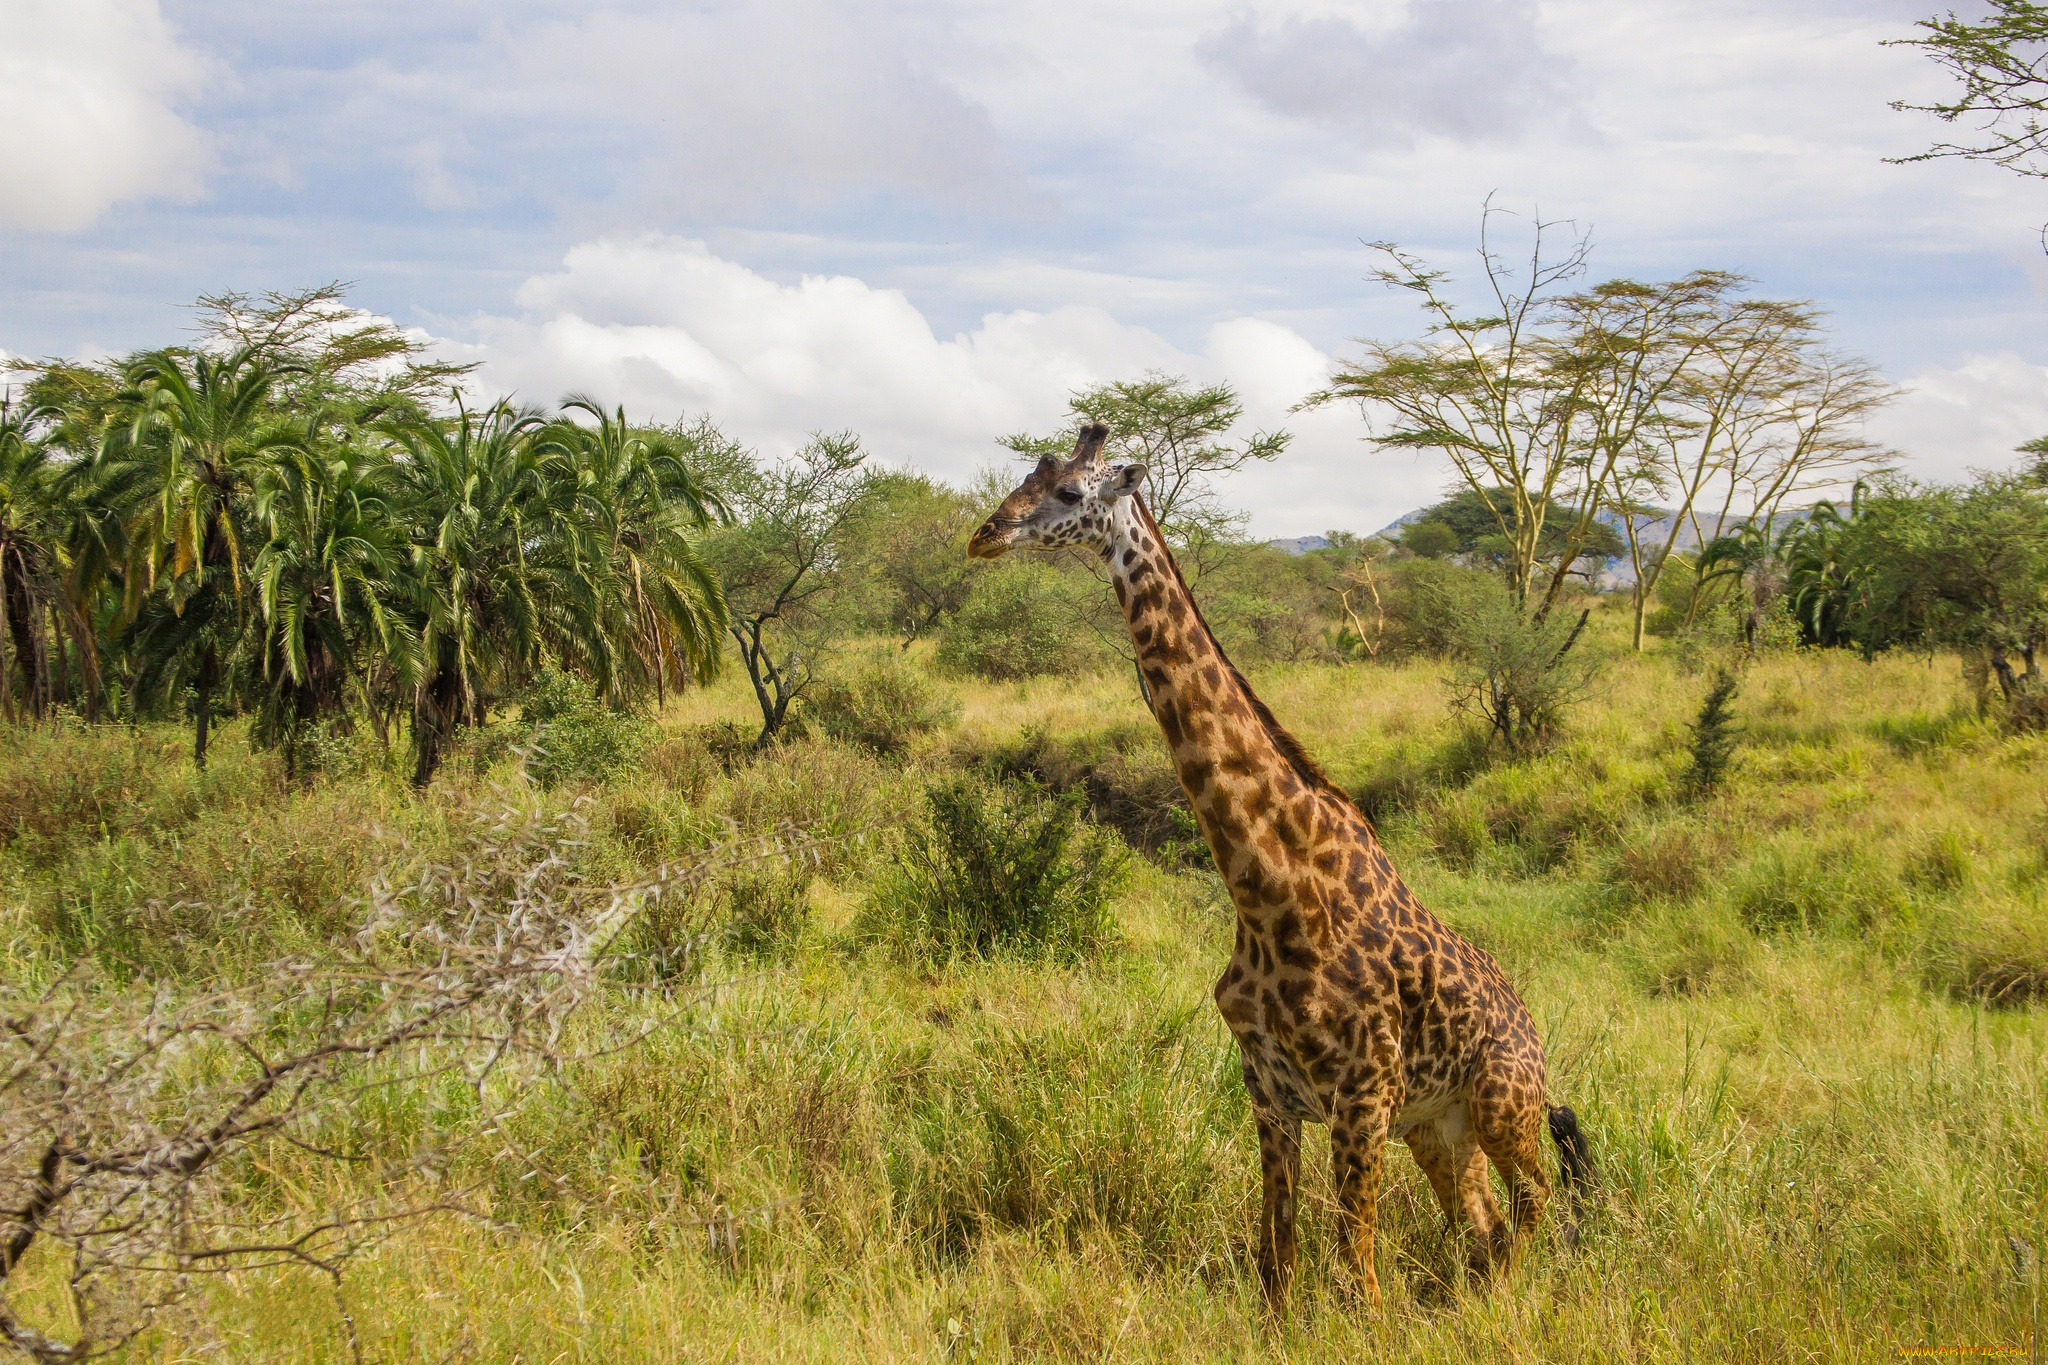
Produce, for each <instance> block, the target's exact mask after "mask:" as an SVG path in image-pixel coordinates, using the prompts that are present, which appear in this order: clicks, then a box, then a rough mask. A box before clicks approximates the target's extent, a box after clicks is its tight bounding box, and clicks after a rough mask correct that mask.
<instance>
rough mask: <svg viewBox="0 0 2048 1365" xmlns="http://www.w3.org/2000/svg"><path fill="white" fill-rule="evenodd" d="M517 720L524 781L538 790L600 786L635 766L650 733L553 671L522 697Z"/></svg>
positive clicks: (575, 680)
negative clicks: (572, 782)
mask: <svg viewBox="0 0 2048 1365" xmlns="http://www.w3.org/2000/svg"><path fill="white" fill-rule="evenodd" d="M519 720H520V725H521V726H522V727H523V730H524V734H525V736H526V742H525V744H524V745H523V746H522V747H523V748H524V749H525V753H526V772H527V776H529V777H531V778H532V779H533V780H534V781H535V782H536V783H538V784H539V785H540V786H542V787H554V786H557V785H559V784H561V783H562V782H565V781H567V780H569V779H570V778H578V777H580V778H587V779H589V780H590V781H593V782H601V781H603V780H604V779H605V778H607V777H609V776H611V775H612V774H613V773H615V772H617V771H619V770H620V769H622V768H630V767H632V766H633V765H634V764H636V763H638V762H639V761H640V755H641V753H642V752H643V751H644V750H645V749H646V747H647V744H648V741H649V740H650V739H651V738H652V737H653V733H654V727H653V726H652V725H651V724H649V723H648V722H647V721H646V720H645V719H644V718H642V717H640V716H635V715H631V714H629V713H627V712H623V711H614V710H612V709H611V708H610V707H608V706H606V705H605V704H604V703H603V702H601V701H599V700H598V699H597V698H596V697H595V696H594V695H592V693H591V690H590V685H589V684H588V683H586V682H584V681H583V680H581V679H579V678H575V677H572V676H570V675H569V674H567V673H564V672H562V671H561V670H559V669H556V668H544V669H542V670H541V672H540V675H539V676H538V677H536V678H535V679H534V680H533V682H532V684H531V685H530V686H528V688H527V690H526V691H525V693H524V694H522V695H521V697H520V699H519ZM501 742H502V743H506V744H508V745H509V744H510V743H513V742H516V741H512V740H511V739H510V738H509V736H508V737H506V738H505V739H503V740H501Z"/></svg>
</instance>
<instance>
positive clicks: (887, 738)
mask: <svg viewBox="0 0 2048 1365" xmlns="http://www.w3.org/2000/svg"><path fill="white" fill-rule="evenodd" d="M959 717H960V703H959V701H958V700H956V699H955V698H954V697H953V695H952V694H951V693H950V692H947V691H945V690H944V689H942V688H940V687H939V686H938V685H937V684H935V683H934V682H933V681H932V680H931V679H930V678H929V677H927V676H926V675H925V673H924V672H923V670H921V669H919V668H918V667H917V665H916V664H914V663H912V662H911V661H910V660H909V659H907V658H905V657H904V656H903V652H902V651H901V650H896V649H877V650H871V651H869V652H868V653H866V654H863V655H862V656H861V657H860V658H859V659H858V660H856V661H855V662H854V663H853V664H852V665H851V666H849V667H847V668H846V669H844V671H841V672H836V673H832V674H829V675H827V676H826V677H824V678H823V679H821V680H820V681H819V683H818V685H817V686H816V687H815V688H814V689H813V690H812V692H811V695H810V704H809V706H808V707H807V708H806V710H805V713H804V720H805V723H806V724H807V725H809V726H810V727H812V728H813V729H816V730H818V731H819V732H821V733H823V734H825V735H828V736H830V737H831V738H833V739H836V740H840V741H843V742H845V743H848V744H858V745H860V746H861V747H863V748H866V749H872V750H874V751H875V752H876V753H878V754H888V755H896V754H902V753H904V752H905V751H907V750H908V749H909V748H910V744H911V741H912V740H914V739H916V738H917V737H918V736H920V735H926V734H930V733H931V732H932V731H934V730H937V729H941V728H943V727H944V726H947V725H950V724H952V723H953V722H954V721H955V720H957V719H959Z"/></svg>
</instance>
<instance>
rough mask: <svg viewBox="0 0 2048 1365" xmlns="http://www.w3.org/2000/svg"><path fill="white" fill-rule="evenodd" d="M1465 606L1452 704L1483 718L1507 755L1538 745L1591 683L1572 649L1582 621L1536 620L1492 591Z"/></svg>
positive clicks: (1563, 615) (1564, 616)
mask: <svg viewBox="0 0 2048 1365" xmlns="http://www.w3.org/2000/svg"><path fill="white" fill-rule="evenodd" d="M1468 608H1469V609H1468V611H1467V612H1466V614H1465V616H1464V617H1463V619H1462V621H1461V622H1460V624H1459V625H1458V628H1457V634H1456V637H1455V641H1454V651H1455V655H1456V657H1457V659H1458V661H1459V668H1458V670H1457V672H1455V673H1454V674H1453V675H1452V676H1451V680H1450V687H1451V705H1452V707H1453V708H1454V709H1456V710H1459V711H1462V712H1464V713H1466V714H1467V715H1470V716H1472V717H1474V718H1476V719H1478V720H1482V721H1484V722H1485V723H1486V727H1487V729H1488V730H1489V731H1491V732H1492V733H1493V734H1494V735H1495V736H1496V737H1497V738H1498V739H1500V740H1501V742H1502V743H1503V744H1505V745H1506V746H1507V748H1508V749H1509V750H1510V751H1512V752H1515V753H1531V752H1534V751H1537V750H1540V749H1542V748H1543V747H1544V746H1545V745H1547V744H1548V743H1549V742H1550V741H1551V740H1553V739H1555V738H1556V737H1557V735H1558V732H1559V731H1560V729H1561V728H1562V726H1563V722H1564V716H1565V712H1566V711H1567V710H1569V709H1570V708H1571V706H1572V705H1573V704H1574V703H1576V702H1578V701H1580V700H1582V699H1583V698H1584V697H1585V694H1586V692H1587V690H1588V689H1589V688H1590V687H1591V685H1592V681H1593V671H1592V667H1591V665H1590V664H1589V663H1588V662H1587V657H1586V655H1584V654H1583V653H1575V652H1574V651H1573V646H1574V645H1575V644H1576V643H1577V641H1578V635H1579V625H1580V624H1581V623H1582V622H1583V620H1584V618H1583V617H1581V616H1574V615H1572V614H1571V613H1569V612H1559V613H1557V614H1555V615H1553V616H1551V617H1550V618H1548V619H1547V620H1545V621H1543V622H1541V623H1538V622H1535V621H1532V620H1529V619H1526V618H1525V617H1524V616H1523V615H1522V612H1521V609H1520V608H1518V607H1516V606H1515V604H1514V603H1512V602H1510V601H1509V600H1508V599H1507V597H1506V595H1505V594H1503V593H1500V592H1492V593H1483V594H1480V595H1478V596H1477V597H1475V598H1474V599H1473V600H1472V601H1471V602H1470V603H1469V604H1468Z"/></svg>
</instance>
